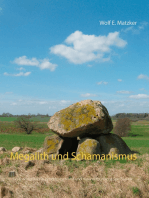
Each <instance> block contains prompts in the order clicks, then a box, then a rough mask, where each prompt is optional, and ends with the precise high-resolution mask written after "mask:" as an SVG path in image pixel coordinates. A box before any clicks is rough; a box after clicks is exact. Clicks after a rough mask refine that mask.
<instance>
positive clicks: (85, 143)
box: [76, 137, 101, 161]
mask: <svg viewBox="0 0 149 198" xmlns="http://www.w3.org/2000/svg"><path fill="white" fill-rule="evenodd" d="M94 154H99V155H94ZM100 155H101V150H100V144H99V142H98V141H97V140H95V139H91V138H88V137H86V138H82V139H81V140H80V141H79V144H78V148H77V152H76V160H77V161H80V160H84V159H85V160H94V159H99V158H100Z"/></svg>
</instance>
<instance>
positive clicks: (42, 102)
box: [39, 101, 48, 104]
mask: <svg viewBox="0 0 149 198" xmlns="http://www.w3.org/2000/svg"><path fill="white" fill-rule="evenodd" d="M39 104H48V103H47V102H45V101H41V102H39Z"/></svg>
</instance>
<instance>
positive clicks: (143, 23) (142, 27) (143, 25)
mask: <svg viewBox="0 0 149 198" xmlns="http://www.w3.org/2000/svg"><path fill="white" fill-rule="evenodd" d="M147 25H148V22H146V21H144V22H142V23H141V25H140V26H139V27H138V28H139V29H144V27H145V26H147Z"/></svg>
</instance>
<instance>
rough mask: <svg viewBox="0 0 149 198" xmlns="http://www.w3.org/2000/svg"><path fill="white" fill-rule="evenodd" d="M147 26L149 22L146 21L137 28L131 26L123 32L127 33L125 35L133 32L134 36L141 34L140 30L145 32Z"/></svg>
mask: <svg viewBox="0 0 149 198" xmlns="http://www.w3.org/2000/svg"><path fill="white" fill-rule="evenodd" d="M147 25H148V22H146V21H144V22H142V23H141V24H140V25H139V26H138V27H136V28H135V26H131V27H128V28H126V29H122V30H121V31H122V32H125V33H127V32H129V31H131V32H132V33H133V34H139V33H140V30H143V29H144V27H145V26H147Z"/></svg>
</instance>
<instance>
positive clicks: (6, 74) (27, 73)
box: [4, 72, 31, 76]
mask: <svg viewBox="0 0 149 198" xmlns="http://www.w3.org/2000/svg"><path fill="white" fill-rule="evenodd" d="M30 74H31V72H26V73H23V72H20V73H18V74H8V73H7V72H4V76H29V75H30Z"/></svg>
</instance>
